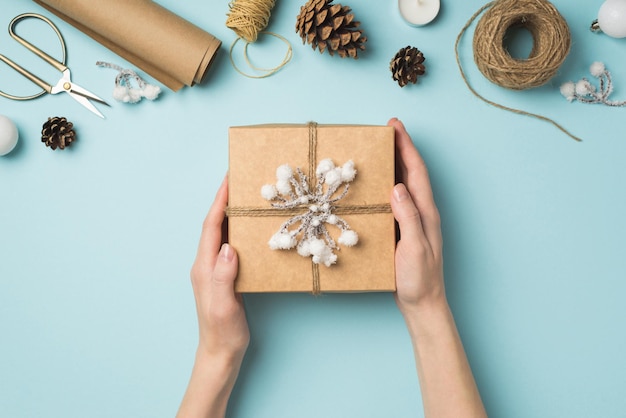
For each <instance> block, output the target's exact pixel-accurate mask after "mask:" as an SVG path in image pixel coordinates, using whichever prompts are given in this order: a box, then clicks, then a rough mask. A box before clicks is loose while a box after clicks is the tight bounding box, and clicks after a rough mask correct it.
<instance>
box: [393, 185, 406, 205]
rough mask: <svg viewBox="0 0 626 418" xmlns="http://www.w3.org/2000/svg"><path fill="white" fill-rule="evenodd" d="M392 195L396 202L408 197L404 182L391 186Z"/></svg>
mask: <svg viewBox="0 0 626 418" xmlns="http://www.w3.org/2000/svg"><path fill="white" fill-rule="evenodd" d="M393 197H394V198H395V199H396V201H398V202H401V201H403V200H404V199H406V198H407V197H409V192H408V191H407V190H406V187H405V186H404V184H402V183H399V184H396V185H395V187H394V188H393Z"/></svg>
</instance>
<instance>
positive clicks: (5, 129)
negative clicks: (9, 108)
mask: <svg viewBox="0 0 626 418" xmlns="http://www.w3.org/2000/svg"><path fill="white" fill-rule="evenodd" d="M18 136H19V135H18V133H17V126H15V124H14V123H13V121H12V120H11V119H9V118H7V117H6V116H3V115H0V156H2V155H7V154H8V153H10V152H11V151H13V148H15V145H17V138H18Z"/></svg>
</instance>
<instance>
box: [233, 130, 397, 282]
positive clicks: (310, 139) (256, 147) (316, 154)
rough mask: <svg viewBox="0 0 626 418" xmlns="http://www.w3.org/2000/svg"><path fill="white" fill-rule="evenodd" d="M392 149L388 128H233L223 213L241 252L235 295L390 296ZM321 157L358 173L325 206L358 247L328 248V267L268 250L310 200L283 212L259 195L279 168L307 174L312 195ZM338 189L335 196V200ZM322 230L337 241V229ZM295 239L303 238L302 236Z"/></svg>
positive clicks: (289, 253)
mask: <svg viewBox="0 0 626 418" xmlns="http://www.w3.org/2000/svg"><path fill="white" fill-rule="evenodd" d="M394 152H395V146H394V130H393V128H392V127H388V126H364V125H317V124H313V123H311V124H303V125H281V124H274V125H255V126H238V127H231V128H230V129H229V166H230V167H229V172H228V182H229V184H228V190H229V197H228V208H227V211H226V212H227V216H228V239H229V242H230V244H231V245H232V246H233V247H234V248H235V249H236V250H237V253H238V255H239V274H238V277H237V279H236V282H235V289H236V291H238V292H242V293H251V292H312V293H314V294H317V293H321V292H372V291H379V292H383V291H390V292H391V291H395V274H394V253H395V244H396V239H395V224H394V218H393V215H392V213H391V209H390V206H389V201H390V197H391V192H392V189H393V186H394V183H395V178H394V176H395V163H394V161H395V155H394ZM325 159H331V160H332V161H333V163H334V164H335V165H336V166H338V167H341V166H343V165H344V164H345V163H346V162H348V161H350V160H351V161H352V162H353V163H354V168H355V169H356V175H355V176H354V179H353V180H352V181H351V182H350V183H349V189H348V191H347V193H346V194H345V196H343V197H342V198H341V199H340V200H338V201H336V202H334V203H332V204H331V208H330V211H331V212H332V213H333V214H335V215H336V216H339V217H340V218H342V219H343V220H345V222H347V225H349V229H351V230H352V231H355V232H356V233H357V234H358V242H357V243H356V245H354V246H346V245H342V244H340V243H339V244H338V247H339V248H338V249H335V250H333V253H334V254H335V255H336V262H335V263H334V264H331V265H330V266H326V265H325V264H324V263H319V264H316V263H314V262H313V258H312V257H311V256H306V257H305V256H302V255H300V254H299V253H298V251H297V249H296V248H292V249H271V248H270V245H269V241H270V239H272V237H273V236H274V235H275V234H276V233H277V232H278V231H279V229H280V227H281V225H282V224H283V223H284V222H286V221H287V220H289V219H290V218H293V217H294V216H297V215H298V214H306V213H307V212H309V211H310V210H311V203H310V202H307V203H305V204H301V205H299V206H298V207H296V208H292V209H291V210H289V211H287V210H282V209H276V208H273V207H272V205H271V202H270V201H268V200H267V199H266V197H267V196H266V197H264V196H262V193H261V189H262V188H263V186H264V185H274V184H276V183H277V169H278V167H280V166H283V165H285V164H287V165H288V166H289V167H291V168H292V170H293V171H294V172H296V169H297V168H299V169H300V170H301V171H302V172H303V174H304V175H306V176H307V177H312V179H311V178H309V179H308V184H309V185H310V187H311V190H315V187H316V184H317V176H316V174H315V171H316V168H317V166H318V164H319V162H321V161H322V160H325ZM311 171H313V172H314V173H313V176H310V172H311ZM296 180H298V177H297V176H296ZM324 187H325V188H327V187H328V185H325V186H324ZM343 187H344V186H343V184H342V186H341V187H340V188H339V190H338V191H337V193H335V194H334V195H333V196H338V195H340V194H341V191H342V190H343ZM270 189H271V187H270ZM274 190H275V189H274ZM294 190H295V189H294ZM325 190H326V189H325ZM326 208H327V209H328V206H327V207H326ZM328 219H330V218H328ZM324 226H325V228H326V230H327V232H328V234H329V235H330V238H331V239H332V240H333V241H334V242H338V237H339V236H340V234H341V230H340V228H339V227H338V225H337V224H329V223H327V224H325V225H324ZM297 228H298V223H297V222H296V223H294V224H293V225H292V226H291V227H290V229H291V230H294V231H295V230H296V229H297ZM322 238H323V237H322ZM295 239H296V240H300V239H302V233H301V234H300V235H299V236H297V237H295Z"/></svg>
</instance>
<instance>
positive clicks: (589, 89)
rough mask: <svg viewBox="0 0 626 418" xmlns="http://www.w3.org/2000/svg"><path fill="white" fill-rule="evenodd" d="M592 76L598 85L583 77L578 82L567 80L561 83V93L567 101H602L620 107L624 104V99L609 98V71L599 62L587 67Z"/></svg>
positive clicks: (610, 84) (611, 83)
mask: <svg viewBox="0 0 626 418" xmlns="http://www.w3.org/2000/svg"><path fill="white" fill-rule="evenodd" d="M589 72H590V73H591V75H592V76H594V77H595V78H597V79H598V83H599V87H598V88H597V89H596V87H595V86H594V85H593V84H591V82H590V81H589V80H588V79H586V78H585V77H583V78H582V79H580V80H579V81H578V82H576V83H574V82H572V81H568V82H566V83H563V84H562V85H561V94H562V95H563V97H565V98H566V99H567V100H568V101H570V102H573V101H574V100H577V101H579V102H582V103H602V104H605V105H607V106H613V107H621V106H626V101H621V102H617V101H613V100H609V96H610V95H611V93H613V80H612V79H611V73H610V72H609V71H608V70H607V69H606V68H605V66H604V64H603V63H601V62H597V61H596V62H594V63H593V64H591V67H590V68H589Z"/></svg>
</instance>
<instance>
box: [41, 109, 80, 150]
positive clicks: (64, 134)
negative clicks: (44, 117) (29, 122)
mask: <svg viewBox="0 0 626 418" xmlns="http://www.w3.org/2000/svg"><path fill="white" fill-rule="evenodd" d="M73 127H74V124H72V122H68V121H67V119H65V118H60V117H57V116H55V117H51V118H48V121H47V122H46V123H44V124H43V128H42V130H41V142H43V143H45V144H46V146H47V147H50V148H52V149H53V150H55V149H57V148H60V149H65V147H69V146H70V144H71V143H72V142H74V141H75V140H76V133H75V132H74V130H73V129H72V128H73Z"/></svg>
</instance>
